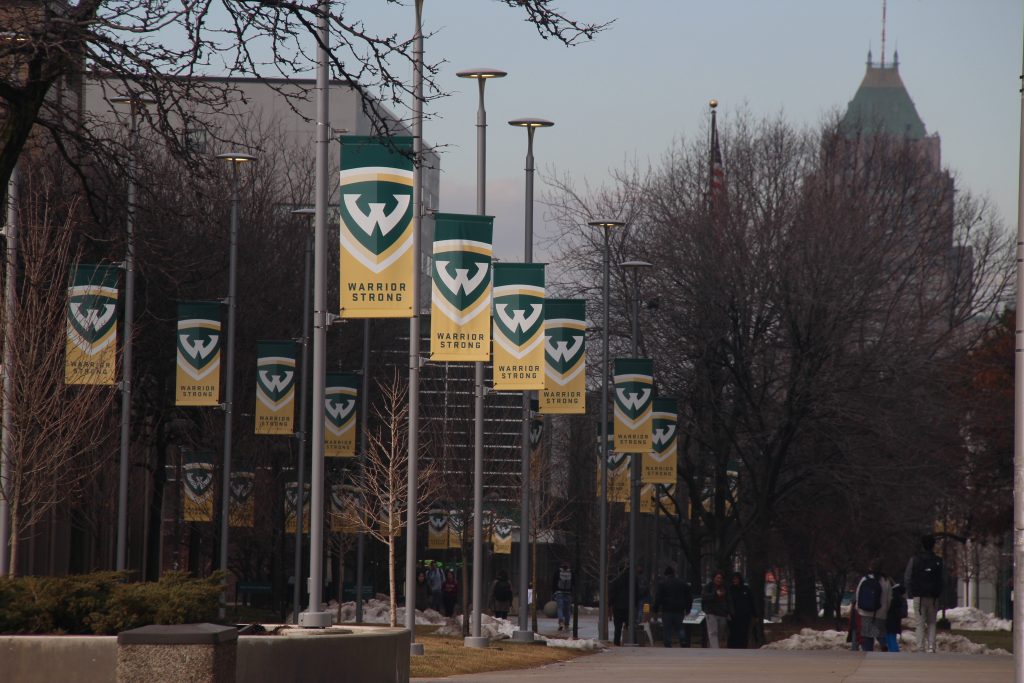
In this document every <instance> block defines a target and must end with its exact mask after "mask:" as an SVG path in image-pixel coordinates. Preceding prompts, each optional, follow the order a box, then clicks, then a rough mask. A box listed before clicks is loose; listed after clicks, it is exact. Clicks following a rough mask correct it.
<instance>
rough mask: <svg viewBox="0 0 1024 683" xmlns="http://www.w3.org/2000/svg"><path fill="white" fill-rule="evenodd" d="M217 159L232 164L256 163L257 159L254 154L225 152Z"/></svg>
mask: <svg viewBox="0 0 1024 683" xmlns="http://www.w3.org/2000/svg"><path fill="white" fill-rule="evenodd" d="M217 158H218V159H223V160H224V161H229V162H231V163H232V164H244V163H247V162H249V161H256V157H254V156H253V155H252V154H245V153H244V152H224V153H223V154H218V155H217Z"/></svg>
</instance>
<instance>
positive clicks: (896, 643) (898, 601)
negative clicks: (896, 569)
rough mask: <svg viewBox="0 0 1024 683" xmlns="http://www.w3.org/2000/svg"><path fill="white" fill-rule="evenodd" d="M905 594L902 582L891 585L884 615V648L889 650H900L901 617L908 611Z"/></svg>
mask: <svg viewBox="0 0 1024 683" xmlns="http://www.w3.org/2000/svg"><path fill="white" fill-rule="evenodd" d="M906 595H907V591H906V589H905V588H904V587H903V584H901V583H897V584H896V585H895V586H893V587H892V600H891V601H890V602H889V613H888V614H887V615H886V617H885V649H886V650H888V651H889V652H899V651H900V634H901V633H903V619H904V617H906V616H907V611H908V610H907V597H906Z"/></svg>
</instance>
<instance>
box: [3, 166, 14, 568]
mask: <svg viewBox="0 0 1024 683" xmlns="http://www.w3.org/2000/svg"><path fill="white" fill-rule="evenodd" d="M4 236H5V237H6V238H7V263H6V264H5V273H4V340H3V341H4V355H3V414H2V417H0V420H2V424H0V430H2V433H0V576H7V574H8V572H9V571H10V567H9V566H8V565H9V564H10V562H11V554H10V551H11V510H10V506H9V505H8V503H7V496H8V486H9V482H8V480H9V478H10V458H11V444H12V442H13V439H12V438H11V436H12V435H11V427H12V425H13V423H14V407H13V405H12V404H11V400H12V398H13V396H14V377H13V369H14V348H13V347H12V345H11V340H12V339H13V338H14V310H15V306H14V304H15V296H17V289H16V288H15V280H16V279H17V275H18V167H17V166H15V167H14V172H13V173H11V179H10V181H9V182H8V183H7V224H6V226H5V227H4Z"/></svg>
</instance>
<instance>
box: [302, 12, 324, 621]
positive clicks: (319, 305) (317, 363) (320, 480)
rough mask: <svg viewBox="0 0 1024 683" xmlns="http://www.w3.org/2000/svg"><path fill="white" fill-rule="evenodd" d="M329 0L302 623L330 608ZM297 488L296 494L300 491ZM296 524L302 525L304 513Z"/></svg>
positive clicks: (319, 138)
mask: <svg viewBox="0 0 1024 683" xmlns="http://www.w3.org/2000/svg"><path fill="white" fill-rule="evenodd" d="M330 11H331V4H330V1H329V0H320V1H319V2H318V3H317V18H316V24H317V37H318V40H317V50H316V52H317V58H316V61H317V64H316V174H315V175H316V179H315V187H314V192H315V195H316V197H315V200H316V202H315V203H316V212H315V214H314V216H315V221H314V228H313V363H312V366H313V415H314V417H313V419H312V420H311V422H312V430H311V432H312V433H311V437H312V438H311V445H312V452H311V455H310V468H309V469H310V500H309V585H308V587H307V588H308V590H309V606H308V607H307V608H306V611H304V612H302V613H301V614H300V615H299V625H300V626H305V627H306V628H326V627H328V626H330V625H331V613H330V612H326V611H322V610H321V603H322V598H323V588H324V580H323V575H324V561H323V557H324V417H323V410H324V388H325V380H326V372H327V273H326V270H327V192H328V189H327V187H328V183H327V152H328V142H329V138H330V128H331V126H330V123H329V117H330V109H329V105H328V94H329V93H328V87H329V82H328V80H329V66H328V54H327V51H328V48H329V44H330V39H331V32H330V25H329V22H330ZM302 494H303V491H301V490H300V491H298V492H297V496H302ZM296 524H298V525H299V526H301V525H302V520H301V519H298V518H297V519H296Z"/></svg>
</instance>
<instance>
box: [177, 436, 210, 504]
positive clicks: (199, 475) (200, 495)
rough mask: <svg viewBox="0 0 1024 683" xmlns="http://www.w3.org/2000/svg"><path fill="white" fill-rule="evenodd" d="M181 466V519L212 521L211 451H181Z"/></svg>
mask: <svg viewBox="0 0 1024 683" xmlns="http://www.w3.org/2000/svg"><path fill="white" fill-rule="evenodd" d="M183 455H184V457H185V462H184V463H183V464H182V466H181V478H182V488H183V490H184V495H183V496H182V506H181V507H182V520H183V521H185V522H212V521H213V453H211V452H209V451H201V452H198V453H196V452H192V451H188V452H185V453H183Z"/></svg>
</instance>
